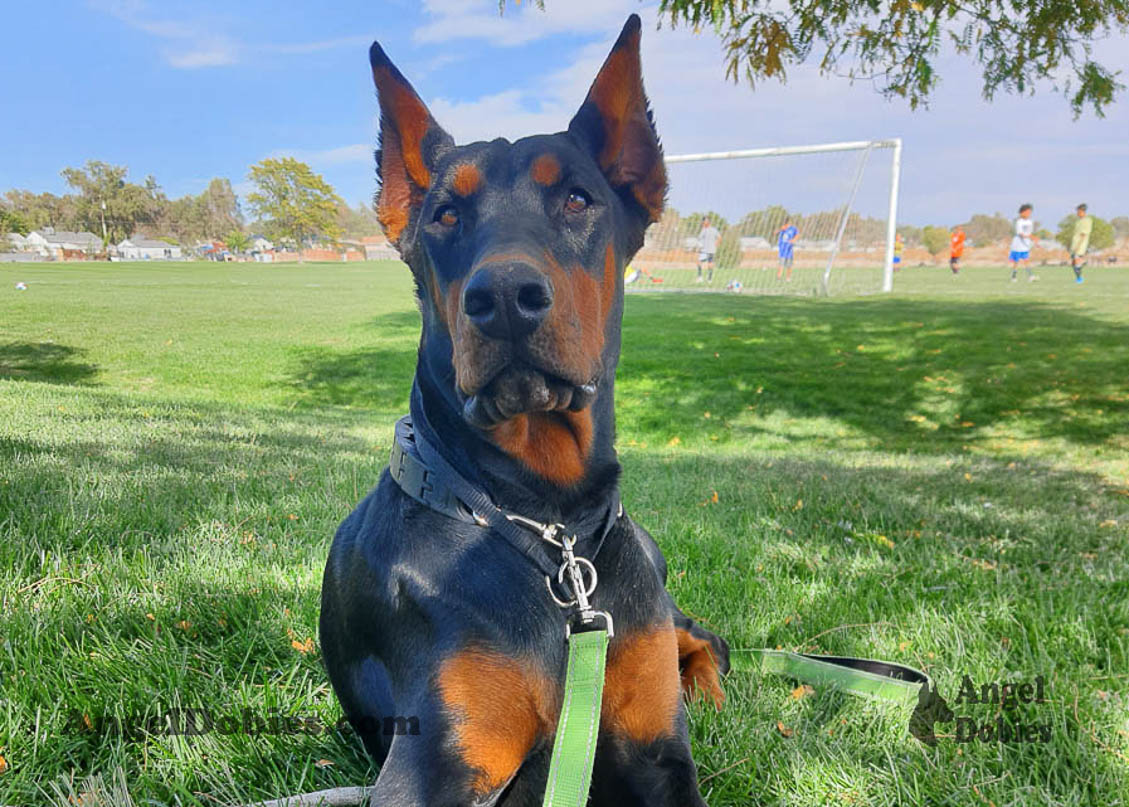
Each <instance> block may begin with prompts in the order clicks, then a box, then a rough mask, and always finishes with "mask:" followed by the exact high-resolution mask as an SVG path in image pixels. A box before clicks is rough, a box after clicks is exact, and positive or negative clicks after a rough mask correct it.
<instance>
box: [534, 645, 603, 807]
mask: <svg viewBox="0 0 1129 807" xmlns="http://www.w3.org/2000/svg"><path fill="white" fill-rule="evenodd" d="M607 658H608V632H607V631H606V630H590V631H585V632H584V633H573V634H571V635H570V636H569V637H568V672H567V673H566V674H565V685H564V699H563V702H562V704H561V717H560V720H559V721H558V723H557V737H556V739H555V740H553V756H552V759H551V761H550V762H549V781H548V784H547V785H546V786H545V800H544V801H543V802H542V807H584V805H585V804H587V803H588V789H589V787H590V786H591V784H592V764H593V762H594V761H595V757H596V738H597V736H598V735H599V733H600V705H601V703H602V701H603V696H604V671H605V667H606V665H607Z"/></svg>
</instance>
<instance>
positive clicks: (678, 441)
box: [666, 434, 682, 446]
mask: <svg viewBox="0 0 1129 807" xmlns="http://www.w3.org/2000/svg"><path fill="white" fill-rule="evenodd" d="M681 443H682V438H681V437H679V436H678V435H677V434H676V435H674V437H671V438H670V439H669V440H668V441H667V443H666V444H667V445H668V446H676V445H680V444H681Z"/></svg>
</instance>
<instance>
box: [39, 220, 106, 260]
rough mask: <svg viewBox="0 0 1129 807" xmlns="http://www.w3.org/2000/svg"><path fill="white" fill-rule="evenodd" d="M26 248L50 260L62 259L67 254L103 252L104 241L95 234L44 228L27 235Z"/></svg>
mask: <svg viewBox="0 0 1129 807" xmlns="http://www.w3.org/2000/svg"><path fill="white" fill-rule="evenodd" d="M24 248H25V249H26V250H28V251H31V252H38V253H39V254H40V255H43V256H44V257H50V258H62V257H64V255H65V254H66V253H67V252H84V253H86V254H88V255H93V254H94V253H96V252H101V251H102V239H101V238H99V237H98V236H96V235H95V234H94V233H88V232H81V233H72V232H67V231H66V230H55V229H54V228H51V227H44V228H43V229H42V230H32V231H31V232H30V233H28V234H27V238H26V239H25V247H24Z"/></svg>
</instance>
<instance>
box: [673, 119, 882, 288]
mask: <svg viewBox="0 0 1129 807" xmlns="http://www.w3.org/2000/svg"><path fill="white" fill-rule="evenodd" d="M885 148H888V149H891V151H892V156H891V161H890V208H889V211H888V215H887V219H886V256H885V263H884V265H883V269H882V291H892V290H893V288H894V240H895V238H896V237H897V229H898V186H899V184H900V178H901V168H902V139H901V138H900V137H893V138H889V139H887V140H848V141H844V142H842V143H815V144H812V145H808V146H774V147H769V148H759V149H740V150H737V151H708V152H702V153H700V154H673V155H671V156H669V157H665V158H664V160H665V162H667V163H670V164H677V163H695V162H704V161H707V160H741V159H746V158H748V159H752V158H754V157H784V156H788V155H794V154H825V153H828V152H835V151H870V150H872V149H885Z"/></svg>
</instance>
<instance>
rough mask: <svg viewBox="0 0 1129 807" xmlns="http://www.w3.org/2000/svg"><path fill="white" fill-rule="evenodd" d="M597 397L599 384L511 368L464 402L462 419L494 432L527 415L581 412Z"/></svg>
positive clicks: (526, 367)
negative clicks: (532, 413) (493, 429)
mask: <svg viewBox="0 0 1129 807" xmlns="http://www.w3.org/2000/svg"><path fill="white" fill-rule="evenodd" d="M595 398H596V382H595V381H591V382H588V383H586V384H574V383H572V382H571V381H567V380H565V379H563V378H560V377H559V376H555V375H553V374H551V373H548V372H546V371H544V370H539V369H536V368H533V367H528V366H510V367H507V368H506V369H504V370H503V371H502V372H500V373H498V375H496V376H494V378H492V379H491V380H490V381H489V383H487V384H486V385H485V386H483V387H482V389H480V390H478V392H476V393H474V394H473V395H470V396H468V397H467V398H466V400H465V401H464V402H463V418H464V419H465V420H466V421H467V423H469V424H470V425H472V426H474V427H476V428H479V429H492V428H494V427H495V426H497V425H498V424H500V423H504V422H505V421H507V420H509V419H510V418H512V417H515V416H517V415H522V414H525V413H528V412H579V411H581V410H583V409H587V408H588V407H589V406H591V405H592V401H594V400H595Z"/></svg>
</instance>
